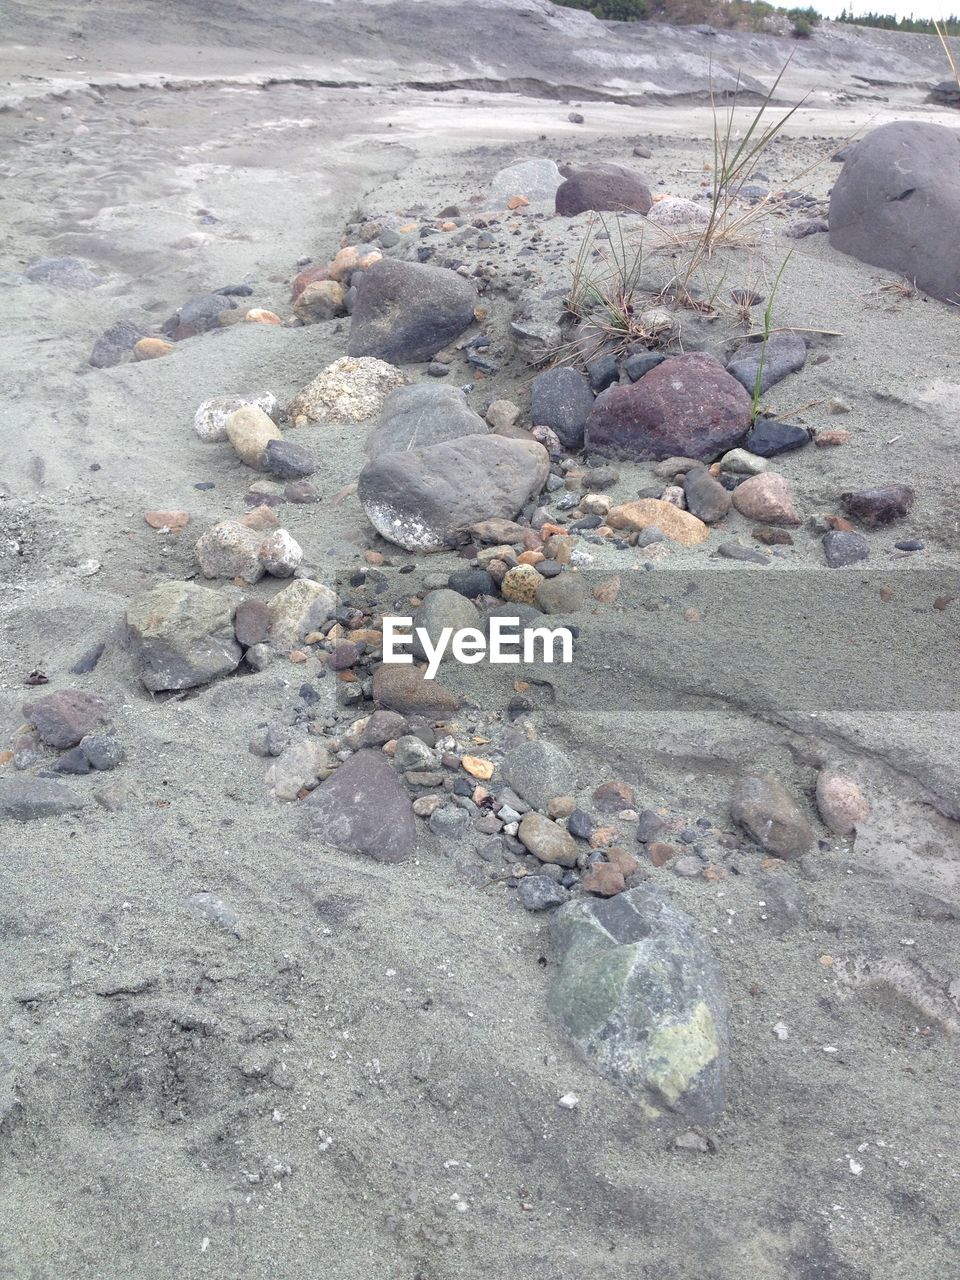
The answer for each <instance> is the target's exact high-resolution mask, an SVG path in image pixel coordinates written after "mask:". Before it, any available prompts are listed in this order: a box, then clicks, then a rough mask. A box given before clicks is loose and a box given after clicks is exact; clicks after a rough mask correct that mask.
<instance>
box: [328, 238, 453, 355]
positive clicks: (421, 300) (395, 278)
mask: <svg viewBox="0 0 960 1280" xmlns="http://www.w3.org/2000/svg"><path fill="white" fill-rule="evenodd" d="M476 305H477V291H476V289H475V288H474V286H473V285H472V284H470V282H469V281H467V280H465V279H464V278H463V277H462V276H459V275H457V273H456V272H455V271H450V270H448V269H447V268H446V267H431V266H427V265H425V264H423V263H419V262H399V261H396V260H394V259H390V258H384V259H383V261H381V262H377V263H375V264H374V266H372V267H370V268H368V270H366V271H364V273H363V275H362V277H361V279H360V283H359V285H358V286H357V297H356V301H355V302H354V306H353V315H352V317H351V324H350V342H349V345H348V347H347V354H348V355H351V356H374V357H375V358H377V359H378V360H386V361H388V362H389V363H390V364H409V363H411V362H412V361H415V360H429V359H430V358H431V357H432V356H433V355H434V354H435V353H436V352H437V351H439V350H440V349H441V348H442V347H444V346H446V344H447V343H448V342H452V341H453V340H454V338H458V337H459V336H460V334H461V333H463V331H464V329H466V328H468V326H469V325H471V324H472V323H473V319H474V316H473V310H474V307H476Z"/></svg>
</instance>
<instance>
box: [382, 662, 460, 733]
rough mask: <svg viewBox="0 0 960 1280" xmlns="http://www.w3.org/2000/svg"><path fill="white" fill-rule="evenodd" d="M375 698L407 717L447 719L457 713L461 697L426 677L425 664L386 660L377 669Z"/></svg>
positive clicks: (388, 708)
mask: <svg viewBox="0 0 960 1280" xmlns="http://www.w3.org/2000/svg"><path fill="white" fill-rule="evenodd" d="M373 700H374V702H377V703H379V704H380V706H381V707H383V708H386V709H387V710H390V711H399V712H400V713H401V715H404V716H414V715H417V716H427V717H429V718H430V719H432V720H444V719H446V718H447V717H448V716H451V715H453V713H454V712H455V711H456V709H457V707H459V705H460V699H459V698H457V697H455V696H454V695H453V694H452V693H450V692H449V690H447V689H445V688H444V687H443V685H442V684H438V683H437V681H436V680H426V679H425V678H424V673H423V669H422V668H421V667H417V666H413V665H409V664H404V663H383V664H382V665H380V666H379V667H375V668H374V671H373Z"/></svg>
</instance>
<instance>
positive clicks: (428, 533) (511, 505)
mask: <svg viewBox="0 0 960 1280" xmlns="http://www.w3.org/2000/svg"><path fill="white" fill-rule="evenodd" d="M549 469H550V462H549V458H548V457H547V451H546V450H545V449H544V448H543V446H542V445H539V444H537V443H536V441H533V440H531V441H529V442H528V441H525V440H507V439H504V438H503V437H501V436H494V435H488V436H480V435H475V436H474V435H471V436H464V437H463V438H462V439H460V440H450V441H446V442H444V443H442V444H435V445H429V446H428V447H427V448H425V449H409V450H407V451H406V452H405V453H389V454H384V455H382V456H380V457H377V458H372V459H371V460H370V461H369V462H368V463H367V465H366V466H365V467H364V468H363V470H362V471H361V472H360V478H359V480H358V482H357V495H358V497H359V499H360V502H361V504H362V506H363V509H364V511H365V512H366V514H367V519H368V520H369V521H370V523H371V524H372V525H373V526H374V528H375V529H376V530H377V532H378V533H380V534H382V536H383V537H384V538H386V539H387V540H388V541H389V542H393V543H396V545H397V546H399V547H403V548H404V549H405V550H406V551H439V550H441V549H442V548H444V547H455V546H458V545H459V544H460V543H461V542H463V541H464V539H465V537H466V530H467V529H468V528H469V526H470V525H472V524H474V523H476V522H477V521H480V520H486V519H489V518H490V517H492V516H499V517H504V518H506V519H508V520H512V519H513V518H514V517H515V516H516V515H517V513H518V512H519V511H520V509H521V508H522V507H523V505H524V503H526V501H527V500H528V499H529V498H530V497H531V496H532V495H533V494H536V493H539V492H540V490H541V488H542V487H543V484H544V482H545V480H546V478H547V475H548V473H549Z"/></svg>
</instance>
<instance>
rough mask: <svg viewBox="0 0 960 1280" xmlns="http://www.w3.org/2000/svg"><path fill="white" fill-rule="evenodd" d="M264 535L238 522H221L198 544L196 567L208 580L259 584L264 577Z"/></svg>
mask: <svg viewBox="0 0 960 1280" xmlns="http://www.w3.org/2000/svg"><path fill="white" fill-rule="evenodd" d="M262 542H263V534H262V533H261V532H260V531H259V530H257V529H248V528H247V526H246V525H244V524H241V523H240V521H239V520H221V521H220V523H219V524H215V525H214V526H213V528H212V529H210V530H208V531H207V532H206V533H205V534H204V535H203V536H202V537H201V538H200V540H199V541H198V542H197V547H196V552H197V563H198V564H199V565H200V572H201V573H202V574H203V576H204V577H205V578H231V579H232V578H242V579H243V581H244V582H249V583H254V582H259V581H260V579H261V578H262V577H263V565H262V564H261V562H260V544H261V543H262Z"/></svg>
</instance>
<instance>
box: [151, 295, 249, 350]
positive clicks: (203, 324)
mask: <svg viewBox="0 0 960 1280" xmlns="http://www.w3.org/2000/svg"><path fill="white" fill-rule="evenodd" d="M236 308H237V304H236V303H235V302H234V301H233V299H232V298H225V297H224V296H223V294H222V293H200V294H197V296H196V297H194V298H188V299H187V301H186V302H185V303H184V304H183V306H182V307H181V308H180V310H179V311H178V312H177V314H176V315H175V316H174V317H173V318H172V319H171V320H169V321H168V322H167V324H166V325H164V332H165V333H166V334H167V336H168V337H172V338H173V340H174V342H182V341H183V339H184V338H195V337H196V336H197V334H199V333H206V331H207V330H208V329H216V328H217V327H218V325H219V322H220V319H219V318H220V314H221V312H223V311H235V310H236Z"/></svg>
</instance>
